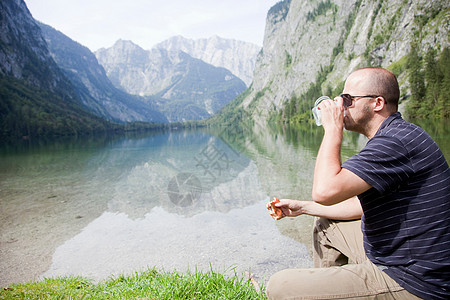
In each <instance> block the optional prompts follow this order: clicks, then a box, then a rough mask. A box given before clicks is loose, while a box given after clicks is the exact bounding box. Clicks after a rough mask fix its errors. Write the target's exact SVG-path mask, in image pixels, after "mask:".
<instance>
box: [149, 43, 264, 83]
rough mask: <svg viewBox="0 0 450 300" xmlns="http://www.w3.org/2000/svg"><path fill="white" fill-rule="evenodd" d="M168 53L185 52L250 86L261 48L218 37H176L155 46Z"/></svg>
mask: <svg viewBox="0 0 450 300" xmlns="http://www.w3.org/2000/svg"><path fill="white" fill-rule="evenodd" d="M155 48H159V49H165V50H167V51H184V52H186V53H187V54H189V55H190V56H192V57H194V58H198V59H201V60H203V61H204V62H206V63H209V64H211V65H213V66H216V67H222V68H225V69H228V70H230V71H231V72H232V73H233V74H234V75H236V76H237V77H239V78H240V79H241V80H243V81H244V82H245V84H246V85H247V86H249V85H250V84H251V82H252V79H253V71H254V68H255V63H256V57H257V55H258V53H259V51H260V50H261V47H260V46H258V45H255V44H252V43H248V42H243V41H238V40H234V39H224V38H221V37H219V36H217V35H214V36H212V37H209V38H204V39H197V40H193V39H188V38H184V37H182V36H174V37H172V38H169V39H168V40H166V41H163V42H161V43H159V44H157V45H156V46H155Z"/></svg>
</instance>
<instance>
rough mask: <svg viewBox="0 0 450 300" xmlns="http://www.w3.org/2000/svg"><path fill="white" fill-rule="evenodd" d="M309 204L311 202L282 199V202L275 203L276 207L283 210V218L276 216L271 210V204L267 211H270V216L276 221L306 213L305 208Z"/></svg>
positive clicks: (268, 205)
mask: <svg viewBox="0 0 450 300" xmlns="http://www.w3.org/2000/svg"><path fill="white" fill-rule="evenodd" d="M307 202H311V201H299V200H291V199H280V202H277V203H275V207H277V208H279V209H281V212H282V215H281V217H279V216H276V215H275V212H273V210H271V209H270V203H268V204H267V209H268V210H269V213H270V215H271V216H272V217H273V218H274V219H276V220H279V219H282V218H284V217H297V216H300V215H302V214H304V213H306V212H305V210H304V207H305V206H306V205H308V203H307Z"/></svg>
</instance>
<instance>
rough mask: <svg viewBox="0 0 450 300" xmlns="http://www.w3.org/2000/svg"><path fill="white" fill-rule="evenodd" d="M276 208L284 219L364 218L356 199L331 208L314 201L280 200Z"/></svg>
mask: <svg viewBox="0 0 450 300" xmlns="http://www.w3.org/2000/svg"><path fill="white" fill-rule="evenodd" d="M275 206H276V207H279V208H280V209H281V210H282V212H283V217H297V216H299V215H303V214H306V215H310V216H315V217H323V218H327V219H333V220H355V219H359V218H361V216H362V208H361V204H360V202H359V200H358V198H356V197H353V198H350V199H347V200H344V201H342V202H340V203H338V204H335V205H329V206H326V205H322V204H319V203H316V202H314V201H300V200H291V199H280V202H279V203H276V204H275Z"/></svg>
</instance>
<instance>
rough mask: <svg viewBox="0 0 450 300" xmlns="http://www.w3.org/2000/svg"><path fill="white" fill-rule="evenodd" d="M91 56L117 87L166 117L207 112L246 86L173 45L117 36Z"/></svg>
mask: <svg viewBox="0 0 450 300" xmlns="http://www.w3.org/2000/svg"><path fill="white" fill-rule="evenodd" d="M96 56H97V59H98V61H99V63H100V64H101V65H102V66H103V67H104V69H105V70H106V74H107V76H108V77H109V79H110V80H111V82H112V83H113V84H114V85H115V86H116V87H117V88H120V89H122V90H123V91H125V92H127V93H129V94H133V95H139V96H142V97H144V98H145V99H147V102H148V103H153V104H156V106H157V107H158V108H159V110H160V111H161V112H163V114H164V115H165V116H166V117H167V118H168V119H169V121H171V122H174V121H186V120H199V119H204V118H207V117H209V116H212V115H213V114H215V113H216V112H217V111H218V110H219V109H220V108H222V107H223V106H225V105H226V104H227V103H228V102H230V101H231V100H233V99H234V98H235V97H236V96H237V95H239V94H240V93H241V92H243V91H244V90H245V89H246V86H245V83H244V82H243V81H242V80H241V79H239V78H238V77H236V76H235V75H233V74H232V73H231V72H230V71H229V70H227V69H225V68H222V67H216V66H213V65H211V64H208V63H206V62H204V61H203V60H200V59H197V58H194V57H192V56H190V55H189V54H187V53H186V52H184V51H181V50H176V49H173V48H172V49H170V50H167V49H164V48H162V47H155V48H153V49H151V50H148V51H147V50H144V49H142V48H141V47H139V46H138V45H136V44H134V43H133V42H131V41H123V40H119V41H117V42H116V43H115V44H114V45H113V46H112V47H110V48H108V49H100V50H98V51H97V52H96Z"/></svg>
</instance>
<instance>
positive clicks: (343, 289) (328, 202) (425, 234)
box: [267, 68, 450, 299]
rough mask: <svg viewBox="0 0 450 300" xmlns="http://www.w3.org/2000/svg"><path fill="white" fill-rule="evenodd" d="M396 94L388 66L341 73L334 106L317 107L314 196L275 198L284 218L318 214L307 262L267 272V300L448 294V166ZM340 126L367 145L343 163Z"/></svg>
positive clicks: (441, 296)
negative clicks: (407, 117) (320, 132)
mask: <svg viewBox="0 0 450 300" xmlns="http://www.w3.org/2000/svg"><path fill="white" fill-rule="evenodd" d="M399 94H400V93H399V87H398V83H397V79H396V77H395V75H394V74H392V73H391V72H390V71H388V70H385V69H382V68H364V69H359V70H356V71H355V72H353V73H352V74H350V76H349V77H348V78H347V80H346V82H345V86H344V91H343V94H342V95H340V97H336V98H335V101H337V105H336V104H335V103H334V102H333V101H332V100H326V101H323V102H322V103H321V104H320V105H319V109H320V110H321V118H322V119H321V121H322V124H323V127H324V131H325V133H324V137H323V140H322V144H321V146H320V149H319V152H318V154H317V161H316V166H315V170H314V182H313V191H312V198H313V201H299V200H290V199H281V201H280V202H279V203H277V204H276V206H277V207H279V208H281V210H282V212H283V217H295V216H299V215H302V214H308V215H313V216H316V217H317V218H316V221H315V228H314V233H313V236H314V265H315V267H314V268H311V269H288V270H284V271H281V272H278V273H276V274H274V275H273V276H272V277H271V278H270V280H269V282H268V285H267V296H268V297H269V299H356V298H357V299H450V169H449V166H448V163H447V161H446V160H445V158H444V156H443V154H442V152H441V150H440V149H439V147H438V146H437V144H436V143H435V142H434V141H433V140H432V139H431V137H430V136H429V135H428V134H427V133H426V132H425V131H424V130H423V129H421V128H420V127H418V126H416V125H414V124H411V123H408V122H406V121H404V120H403V119H402V117H401V114H400V113H399V112H397V108H398V100H399ZM344 112H345V113H344ZM344 128H345V129H347V130H351V131H356V132H359V133H361V134H363V135H365V136H366V137H367V138H369V141H368V142H367V145H366V146H365V147H364V149H362V150H361V152H360V153H358V154H357V155H355V156H353V157H351V158H350V159H349V160H347V161H345V162H344V163H341V157H340V148H341V143H342V136H343V129H344Z"/></svg>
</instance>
